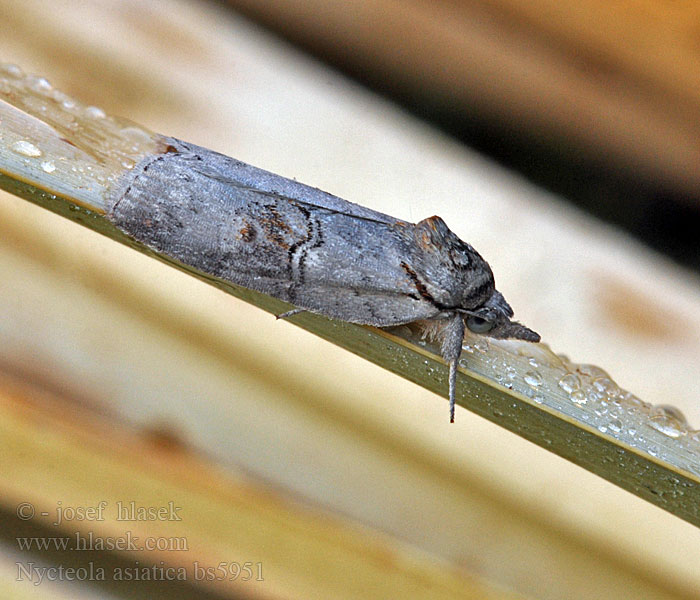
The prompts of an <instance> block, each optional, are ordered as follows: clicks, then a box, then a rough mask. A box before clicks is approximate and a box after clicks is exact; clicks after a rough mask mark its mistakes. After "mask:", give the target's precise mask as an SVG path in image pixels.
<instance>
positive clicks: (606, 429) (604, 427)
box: [598, 425, 608, 433]
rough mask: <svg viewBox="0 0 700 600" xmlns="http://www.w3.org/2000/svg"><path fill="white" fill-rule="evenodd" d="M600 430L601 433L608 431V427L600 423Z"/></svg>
mask: <svg viewBox="0 0 700 600" xmlns="http://www.w3.org/2000/svg"><path fill="white" fill-rule="evenodd" d="M598 431H600V433H607V431H608V428H607V426H605V425H598Z"/></svg>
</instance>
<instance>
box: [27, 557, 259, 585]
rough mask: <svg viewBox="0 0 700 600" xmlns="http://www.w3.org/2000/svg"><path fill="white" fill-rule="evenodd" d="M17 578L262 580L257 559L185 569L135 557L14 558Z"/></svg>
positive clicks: (36, 580) (36, 582) (196, 564)
mask: <svg viewBox="0 0 700 600" xmlns="http://www.w3.org/2000/svg"><path fill="white" fill-rule="evenodd" d="M16 564H17V577H16V580H17V581H30V582H32V584H33V585H41V584H42V583H43V582H44V581H106V580H107V579H110V580H112V581H187V580H188V579H192V580H194V581H264V579H263V573H262V563H260V562H256V563H254V562H244V563H239V562H220V563H219V564H218V565H216V566H205V565H202V564H200V563H199V561H194V562H193V563H192V567H191V568H190V569H189V570H188V569H187V568H186V567H184V566H180V567H170V566H166V564H165V562H164V561H162V560H161V561H160V562H159V563H158V564H150V565H142V564H141V563H140V562H139V561H138V560H137V561H134V563H133V564H132V565H129V566H125V567H109V568H105V567H100V566H98V565H95V563H94V562H92V561H90V562H88V563H87V564H86V565H85V566H83V567H65V566H63V565H55V566H50V567H46V566H39V565H37V564H36V563H34V562H31V561H29V562H26V563H23V562H17V563H16Z"/></svg>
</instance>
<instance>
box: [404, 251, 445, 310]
mask: <svg viewBox="0 0 700 600" xmlns="http://www.w3.org/2000/svg"><path fill="white" fill-rule="evenodd" d="M401 268H402V269H403V270H404V271H406V274H407V275H408V276H409V277H410V278H411V281H412V282H413V285H415V286H416V290H417V291H418V293H419V294H420V295H421V296H422V297H423V298H424V299H425V300H427V301H428V302H430V303H431V304H432V305H433V306H439V305H438V303H437V302H436V301H435V298H433V296H432V294H431V293H430V292H429V291H428V289H427V288H426V287H425V284H424V283H423V282H422V281H421V280H420V279H419V278H418V274H417V273H416V272H415V271H414V270H413V269H412V268H411V267H410V266H408V264H407V263H405V262H404V261H401Z"/></svg>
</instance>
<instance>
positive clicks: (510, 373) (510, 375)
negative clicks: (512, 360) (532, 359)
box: [504, 365, 518, 381]
mask: <svg viewBox="0 0 700 600" xmlns="http://www.w3.org/2000/svg"><path fill="white" fill-rule="evenodd" d="M504 371H505V375H506V378H507V379H509V380H510V381H513V380H514V379H515V378H516V377H517V376H518V370H517V369H516V368H515V367H511V366H510V365H508V366H507V367H506V368H505V370H504Z"/></svg>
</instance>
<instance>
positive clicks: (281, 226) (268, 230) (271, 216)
mask: <svg viewBox="0 0 700 600" xmlns="http://www.w3.org/2000/svg"><path fill="white" fill-rule="evenodd" d="M263 208H264V209H265V212H266V214H264V215H263V216H262V217H261V219H260V225H261V227H262V228H263V231H264V232H265V237H267V239H268V240H270V241H271V242H272V243H273V244H276V245H277V246H279V247H280V248H283V249H284V250H289V248H290V246H291V244H290V243H289V240H288V238H287V236H286V235H285V234H288V235H289V236H293V234H294V231H293V230H292V228H291V227H290V226H289V223H287V222H286V221H285V220H284V219H283V218H282V215H280V214H279V212H277V209H276V208H275V207H274V206H272V205H267V206H264V207H263Z"/></svg>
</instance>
